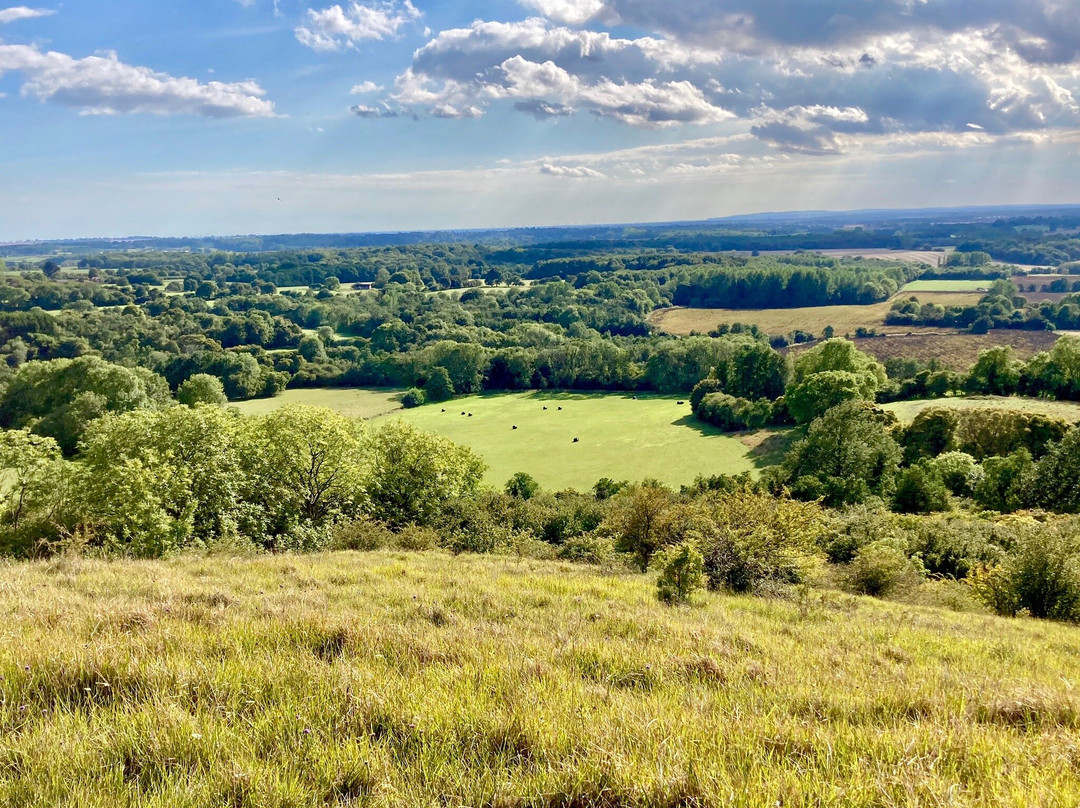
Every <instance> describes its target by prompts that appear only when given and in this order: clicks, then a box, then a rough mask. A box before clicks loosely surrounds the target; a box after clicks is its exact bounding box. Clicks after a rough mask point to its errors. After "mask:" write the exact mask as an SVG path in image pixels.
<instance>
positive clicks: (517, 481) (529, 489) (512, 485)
mask: <svg viewBox="0 0 1080 808" xmlns="http://www.w3.org/2000/svg"><path fill="white" fill-rule="evenodd" d="M539 491H540V483H538V482H537V481H536V480H535V479H533V477H532V476H531V475H529V474H526V473H525V472H524V471H519V472H518V473H517V474H515V475H514V476H513V477H511V478H510V479H509V480H507V481H506V493H507V494H509V495H510V496H512V497H517V498H518V499H532V498H533V497H534V496H536V494H537V493H538V492H539Z"/></svg>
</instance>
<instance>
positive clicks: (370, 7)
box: [296, 0, 423, 51]
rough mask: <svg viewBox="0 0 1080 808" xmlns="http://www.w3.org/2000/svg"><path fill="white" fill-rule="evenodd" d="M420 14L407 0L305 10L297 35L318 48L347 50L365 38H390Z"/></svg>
mask: <svg viewBox="0 0 1080 808" xmlns="http://www.w3.org/2000/svg"><path fill="white" fill-rule="evenodd" d="M422 16H423V15H422V14H421V13H420V11H419V10H418V9H417V8H416V6H414V5H413V4H412V3H411V2H410V0H385V2H375V3H369V4H365V3H358V2H352V3H350V4H349V5H348V7H343V6H340V5H334V6H330V7H329V8H326V9H323V10H321V11H316V10H315V9H308V20H307V23H306V24H305V25H301V26H299V27H297V29H296V38H297V39H298V40H299V41H300V42H301V44H304V45H307V46H308V47H309V48H313V49H315V50H317V51H340V50H347V49H348V48H354V47H356V46H357V45H358V44H359V43H361V42H365V41H368V40H385V39H393V38H394V37H396V36H397V35H398V32H399V31H400V30H401V29H402V28H403V27H404V26H405V25H407V24H408V23H411V22H416V21H417V20H419V19H420V18H421V17H422Z"/></svg>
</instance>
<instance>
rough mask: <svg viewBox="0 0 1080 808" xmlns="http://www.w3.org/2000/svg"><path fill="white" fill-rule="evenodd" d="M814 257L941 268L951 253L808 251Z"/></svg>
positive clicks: (779, 252) (786, 252)
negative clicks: (872, 259) (864, 259)
mask: <svg viewBox="0 0 1080 808" xmlns="http://www.w3.org/2000/svg"><path fill="white" fill-rule="evenodd" d="M794 252H795V250H762V251H761V255H791V254H793V253H794ZM801 252H811V253H813V254H814V255H824V256H827V257H829V258H877V259H881V260H885V261H910V262H912V263H915V264H929V265H930V266H934V267H936V266H939V265H940V264H943V263H944V262H945V259H946V258H948V255H949V253H951V252H953V250H952V248H951V247H950V248H948V249H947V250H946V251H944V252H933V251H929V250H887V249H884V248H871V249H867V250H806V251H801Z"/></svg>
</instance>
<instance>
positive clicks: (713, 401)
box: [696, 393, 773, 432]
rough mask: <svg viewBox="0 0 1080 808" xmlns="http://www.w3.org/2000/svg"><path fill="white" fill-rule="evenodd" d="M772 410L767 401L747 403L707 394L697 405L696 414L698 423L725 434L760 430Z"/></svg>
mask: <svg viewBox="0 0 1080 808" xmlns="http://www.w3.org/2000/svg"><path fill="white" fill-rule="evenodd" d="M772 408H773V407H772V403H771V402H770V401H768V400H767V399H759V400H758V401H748V400H747V399H745V398H735V397H734V396H729V395H726V394H725V393H709V394H708V395H707V396H705V398H704V399H702V401H701V403H700V404H699V405H698V407H697V410H696V414H697V418H698V420H699V421H703V422H705V423H707V424H712V425H713V426H715V427H717V428H719V429H722V430H724V431H725V432H740V431H742V430H744V429H761V427H763V426H765V424H766V423H768V421H769V417H770V416H771V415H772Z"/></svg>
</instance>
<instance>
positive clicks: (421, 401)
mask: <svg viewBox="0 0 1080 808" xmlns="http://www.w3.org/2000/svg"><path fill="white" fill-rule="evenodd" d="M425 404H427V393H425V392H424V391H423V390H422V389H421V388H419V387H410V388H409V389H408V390H406V391H405V393H404V394H403V395H402V396H401V406H402V407H404V408H405V409H407V410H412V409H416V408H417V407H423V406H424V405H425Z"/></svg>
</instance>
